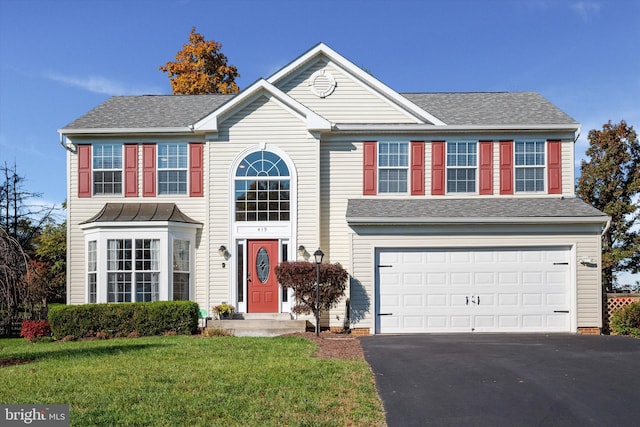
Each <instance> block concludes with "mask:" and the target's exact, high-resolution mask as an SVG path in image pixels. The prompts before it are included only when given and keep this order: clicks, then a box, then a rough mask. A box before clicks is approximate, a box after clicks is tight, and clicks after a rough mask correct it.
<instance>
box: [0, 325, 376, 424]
mask: <svg viewBox="0 0 640 427" xmlns="http://www.w3.org/2000/svg"><path fill="white" fill-rule="evenodd" d="M0 347H2V349H1V350H0V359H9V358H22V359H30V360H32V363H29V364H24V365H15V366H7V367H3V368H0V403H3V404H10V403H19V404H28V403H34V404H35V403H39V404H69V405H70V407H71V417H70V418H71V425H76V426H91V425H130V426H136V425H140V426H141V425H153V426H205V425H206V426H236V425H238V426H239V425H242V426H270V425H271V426H276V425H277V426H282V425H287V426H333V425H336V426H342V425H366V426H375V425H384V422H385V421H384V412H383V409H382V405H381V402H380V400H379V399H378V396H377V393H376V390H375V384H374V379H373V374H372V372H371V370H370V368H369V366H368V365H367V364H366V363H365V362H364V361H363V360H361V359H317V358H314V357H313V353H314V351H315V348H316V347H315V344H314V343H313V342H311V341H308V340H305V339H303V338H299V337H277V338H238V337H213V338H201V337H190V336H166V337H147V338H135V339H114V340H103V341H82V342H49V343H47V342H41V343H36V344H30V343H28V342H27V341H26V340H24V339H3V340H0Z"/></svg>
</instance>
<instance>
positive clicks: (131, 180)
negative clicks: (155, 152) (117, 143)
mask: <svg viewBox="0 0 640 427" xmlns="http://www.w3.org/2000/svg"><path fill="white" fill-rule="evenodd" d="M124 197H138V144H125V145H124Z"/></svg>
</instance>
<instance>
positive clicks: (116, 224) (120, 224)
mask: <svg viewBox="0 0 640 427" xmlns="http://www.w3.org/2000/svg"><path fill="white" fill-rule="evenodd" d="M202 226H203V224H202V223H200V222H181V221H95V222H85V223H81V224H80V225H79V227H80V229H81V230H83V231H84V230H92V229H96V228H131V227H135V228H140V227H145V228H167V227H172V228H177V227H182V228H195V229H197V228H202Z"/></svg>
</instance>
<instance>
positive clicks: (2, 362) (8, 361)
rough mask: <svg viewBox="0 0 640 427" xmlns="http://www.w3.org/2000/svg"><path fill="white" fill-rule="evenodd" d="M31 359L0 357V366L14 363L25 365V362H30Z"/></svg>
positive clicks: (13, 364)
mask: <svg viewBox="0 0 640 427" xmlns="http://www.w3.org/2000/svg"><path fill="white" fill-rule="evenodd" d="M31 362H33V360H28V359H0V368H4V367H5V366H15V365H26V364H27V363H31Z"/></svg>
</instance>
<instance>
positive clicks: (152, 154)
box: [142, 144, 156, 197]
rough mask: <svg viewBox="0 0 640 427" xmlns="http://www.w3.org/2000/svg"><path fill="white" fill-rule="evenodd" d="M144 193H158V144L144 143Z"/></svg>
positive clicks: (150, 194) (148, 194)
mask: <svg viewBox="0 0 640 427" xmlns="http://www.w3.org/2000/svg"><path fill="white" fill-rule="evenodd" d="M142 195H143V196H144V197H155V195H156V144H143V145H142Z"/></svg>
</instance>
